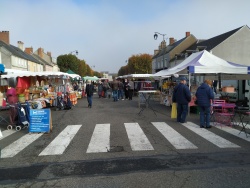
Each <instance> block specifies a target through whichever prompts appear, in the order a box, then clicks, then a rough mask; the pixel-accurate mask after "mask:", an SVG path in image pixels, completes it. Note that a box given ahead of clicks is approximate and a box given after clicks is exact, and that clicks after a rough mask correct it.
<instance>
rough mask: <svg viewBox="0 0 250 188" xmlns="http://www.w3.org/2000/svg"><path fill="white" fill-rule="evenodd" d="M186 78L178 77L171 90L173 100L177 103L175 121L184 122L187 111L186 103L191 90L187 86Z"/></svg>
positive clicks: (188, 100) (189, 97)
mask: <svg viewBox="0 0 250 188" xmlns="http://www.w3.org/2000/svg"><path fill="white" fill-rule="evenodd" d="M186 84H187V79H186V78H185V77H181V78H180V83H179V84H178V85H177V86H175V88H174V92H173V99H172V100H173V102H176V103H177V122H180V123H185V122H186V116H187V113H188V103H189V102H190V101H191V92H190V90H189V88H188V86H187V85H186Z"/></svg>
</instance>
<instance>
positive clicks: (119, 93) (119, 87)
mask: <svg viewBox="0 0 250 188" xmlns="http://www.w3.org/2000/svg"><path fill="white" fill-rule="evenodd" d="M123 92H124V85H123V83H122V81H121V80H119V81H118V100H120V99H121V100H124V99H123Z"/></svg>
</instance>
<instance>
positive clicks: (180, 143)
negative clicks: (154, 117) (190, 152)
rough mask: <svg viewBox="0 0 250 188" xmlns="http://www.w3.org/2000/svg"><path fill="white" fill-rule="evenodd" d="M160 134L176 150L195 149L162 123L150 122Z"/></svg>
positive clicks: (195, 147)
mask: <svg viewBox="0 0 250 188" xmlns="http://www.w3.org/2000/svg"><path fill="white" fill-rule="evenodd" d="M152 124H153V125H154V126H155V128H157V129H158V130H159V131H160V132H161V134H162V135H163V136H164V137H165V138H166V139H167V140H168V141H169V142H170V143H171V144H172V145H173V146H174V147H175V148H176V149H197V148H198V147H197V146H195V145H194V144H193V143H191V142H190V141H188V140H187V139H186V138H185V137H183V136H182V135H181V134H179V133H178V132H177V131H176V130H174V129H173V128H172V127H170V126H169V125H168V124H166V123H164V122H152Z"/></svg>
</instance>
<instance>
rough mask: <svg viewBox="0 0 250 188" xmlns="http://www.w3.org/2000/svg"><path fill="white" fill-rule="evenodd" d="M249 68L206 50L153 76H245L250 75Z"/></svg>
mask: <svg viewBox="0 0 250 188" xmlns="http://www.w3.org/2000/svg"><path fill="white" fill-rule="evenodd" d="M249 69H250V68H249V67H248V66H244V65H239V64H236V63H230V62H228V61H225V60H223V59H221V58H219V57H217V56H215V55H213V54H211V53H209V52H208V51H206V50H203V51H200V52H196V53H193V54H192V55H190V56H189V57H188V58H187V59H185V60H184V61H183V62H181V63H180V64H178V65H176V66H174V67H172V68H169V69H165V70H162V71H159V72H157V73H155V74H153V76H171V75H174V74H178V73H180V72H182V73H195V74H219V73H222V74H234V75H237V74H245V75H249Z"/></svg>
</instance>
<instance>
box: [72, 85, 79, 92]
mask: <svg viewBox="0 0 250 188" xmlns="http://www.w3.org/2000/svg"><path fill="white" fill-rule="evenodd" d="M73 89H74V91H78V89H79V86H78V85H77V83H74V84H73Z"/></svg>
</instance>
